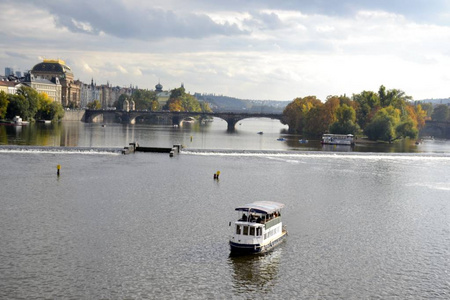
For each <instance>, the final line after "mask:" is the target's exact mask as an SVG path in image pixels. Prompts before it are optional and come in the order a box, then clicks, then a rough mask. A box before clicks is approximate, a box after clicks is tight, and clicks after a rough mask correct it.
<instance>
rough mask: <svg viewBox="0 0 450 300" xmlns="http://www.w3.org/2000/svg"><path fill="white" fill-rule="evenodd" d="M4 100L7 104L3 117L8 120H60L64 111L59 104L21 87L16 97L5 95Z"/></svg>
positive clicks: (30, 89)
mask: <svg viewBox="0 0 450 300" xmlns="http://www.w3.org/2000/svg"><path fill="white" fill-rule="evenodd" d="M6 98H7V101H8V104H7V108H6V115H5V116H6V118H8V119H13V118H14V117H15V116H21V117H22V119H24V120H33V119H37V120H40V119H45V120H60V119H62V118H63V117H64V109H63V107H62V105H61V104H60V103H56V102H54V101H52V100H51V99H50V98H49V97H48V95H47V94H45V93H38V92H37V91H36V90H34V89H32V88H30V87H26V86H22V87H21V88H19V89H18V92H17V94H16V95H12V94H7V95H6ZM0 99H1V96H0ZM0 103H1V100H0Z"/></svg>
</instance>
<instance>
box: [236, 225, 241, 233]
mask: <svg viewBox="0 0 450 300" xmlns="http://www.w3.org/2000/svg"><path fill="white" fill-rule="evenodd" d="M236 234H241V225H236Z"/></svg>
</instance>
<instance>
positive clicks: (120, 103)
mask: <svg viewBox="0 0 450 300" xmlns="http://www.w3.org/2000/svg"><path fill="white" fill-rule="evenodd" d="M126 99H128V96H127V95H126V94H122V95H120V96H119V99H117V101H116V102H115V103H114V106H115V107H116V109H117V110H122V109H123V103H124V102H125V100H126Z"/></svg>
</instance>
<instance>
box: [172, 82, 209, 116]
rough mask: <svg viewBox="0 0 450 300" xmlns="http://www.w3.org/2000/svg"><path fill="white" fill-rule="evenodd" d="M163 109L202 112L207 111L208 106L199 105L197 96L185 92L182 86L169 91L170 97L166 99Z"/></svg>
mask: <svg viewBox="0 0 450 300" xmlns="http://www.w3.org/2000/svg"><path fill="white" fill-rule="evenodd" d="M164 109H168V110H170V111H190V112H203V111H208V110H204V109H209V111H210V108H209V106H205V105H200V103H199V101H198V100H197V98H195V97H194V96H192V95H191V94H188V93H186V92H185V89H184V87H180V88H176V89H173V90H172V91H171V92H170V98H169V100H168V101H167V103H166V105H165V106H164Z"/></svg>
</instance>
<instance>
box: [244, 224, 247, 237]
mask: <svg viewBox="0 0 450 300" xmlns="http://www.w3.org/2000/svg"><path fill="white" fill-rule="evenodd" d="M244 235H248V226H244Z"/></svg>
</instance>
